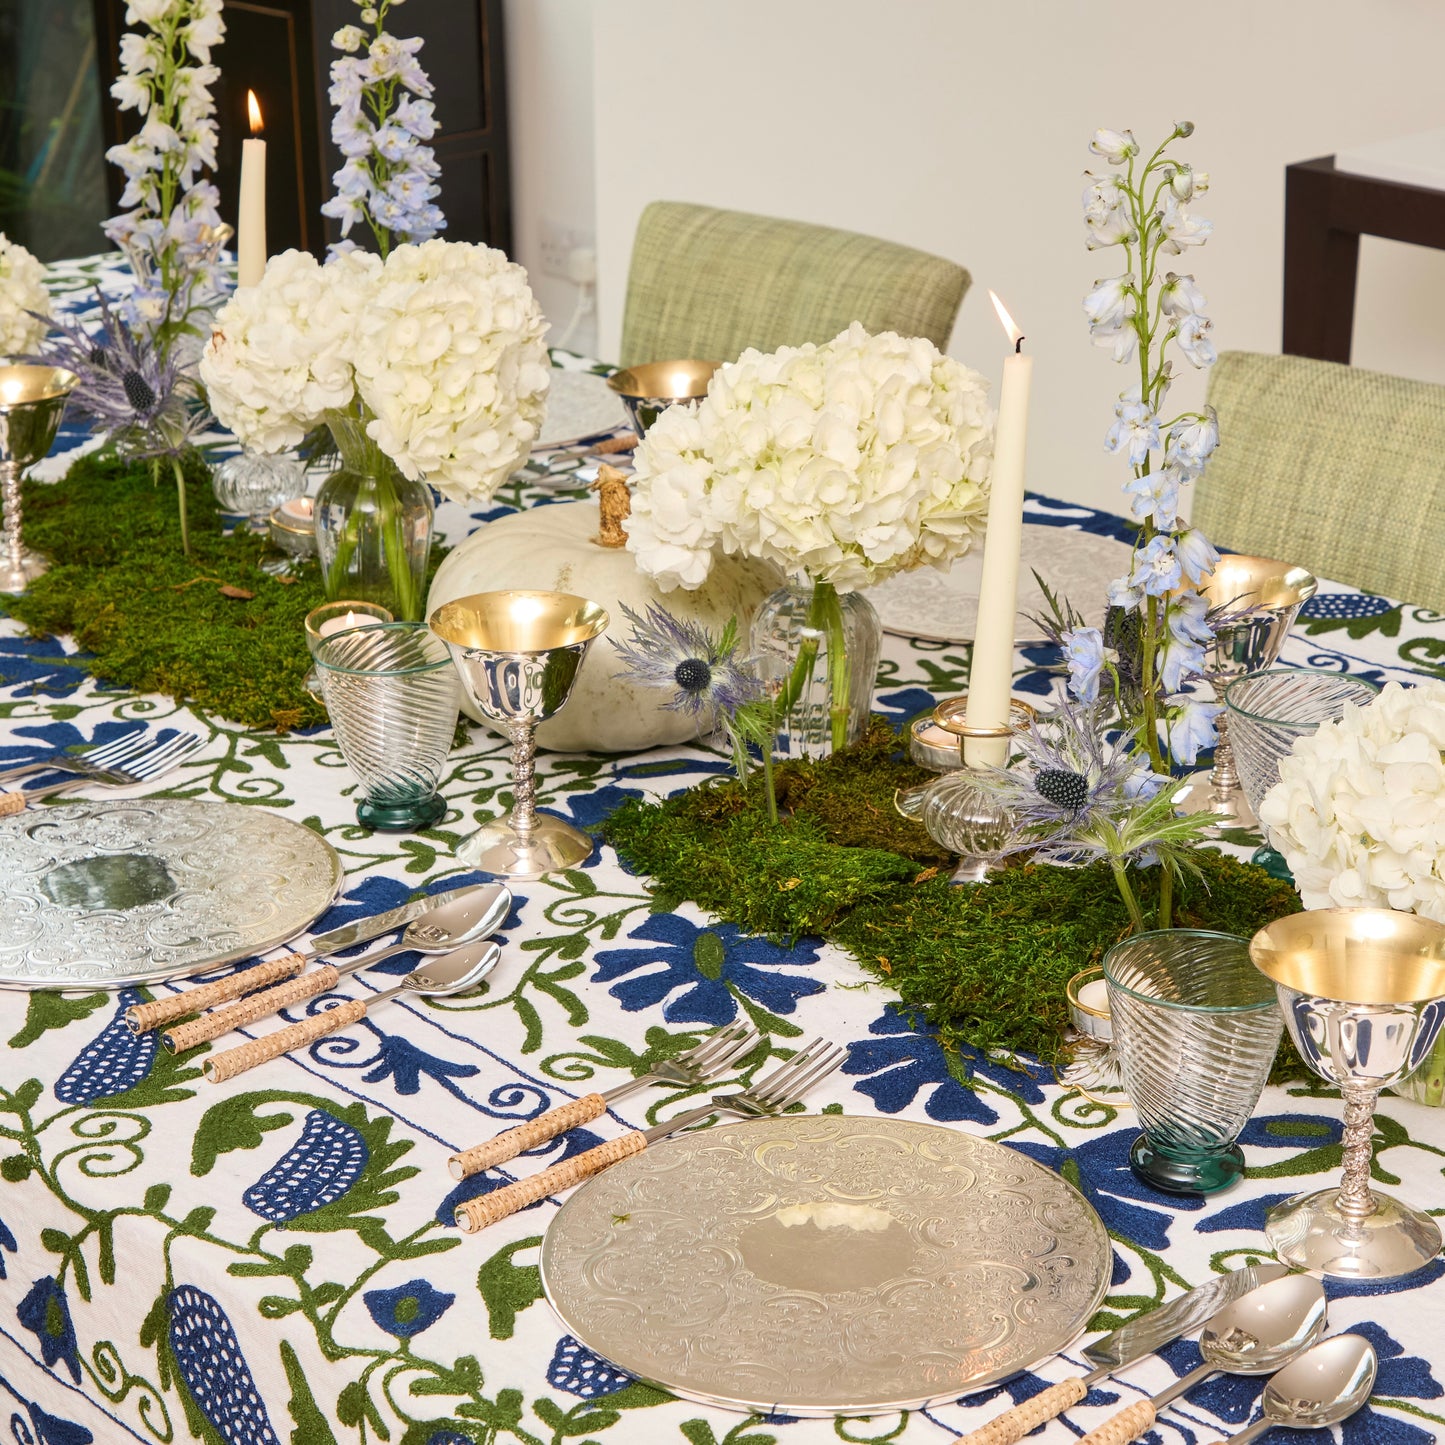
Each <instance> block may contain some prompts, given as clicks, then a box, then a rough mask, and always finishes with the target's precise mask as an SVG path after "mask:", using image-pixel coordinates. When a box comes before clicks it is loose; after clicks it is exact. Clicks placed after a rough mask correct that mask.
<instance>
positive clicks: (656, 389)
mask: <svg viewBox="0 0 1445 1445" xmlns="http://www.w3.org/2000/svg"><path fill="white" fill-rule="evenodd" d="M721 365H722V362H720V361H649V362H647V363H646V364H645V365H642V366H628V367H624V368H623V370H621V371H614V372H613V373H612V375H611V376H609V377H608V378H607V385H608V386H609V387H611V388H612V390H613V391H615V392H616V393H617V395H618V396H619V397H621V398H622V404H623V406H625V407H626V408H627V415H628V416H629V417H631V419H632V425H633V428H634V429H635V430H636V432H637V435H638V436H646V435H647V429H648V427H650V426H651V425H652V424H653V422H655V421H656V420H657V419H658V417H660V416H661V415H662V414H663V412H664V411H666V410H667V408H668V407H670V406H672V405H673V404H674V403H676V402H679V401H700V400H701V399H702V398H703V397H705V396H706V395H707V384H708V382H710V381H711V380H712V374H713V372H715V371H716V370H717V369H718V367H720V366H721Z"/></svg>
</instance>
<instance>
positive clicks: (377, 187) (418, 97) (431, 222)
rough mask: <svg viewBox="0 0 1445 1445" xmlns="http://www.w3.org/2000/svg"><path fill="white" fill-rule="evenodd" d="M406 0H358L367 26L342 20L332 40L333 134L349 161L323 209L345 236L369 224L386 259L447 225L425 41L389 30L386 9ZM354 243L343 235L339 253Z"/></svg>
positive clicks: (332, 136) (335, 180)
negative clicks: (422, 55)
mask: <svg viewBox="0 0 1445 1445" xmlns="http://www.w3.org/2000/svg"><path fill="white" fill-rule="evenodd" d="M401 3H402V0H357V6H358V8H359V10H360V14H359V16H358V19H359V20H360V21H361V25H360V26H358V25H343V26H342V27H341V29H340V30H338V31H337V32H336V34H335V35H333V36H332V37H331V43H332V45H333V46H334V47H335V48H336V49H337V50H339V51H341V58H340V59H339V60H333V61H332V62H331V89H330V91H329V92H328V94H329V97H330V100H331V104H332V105H333V106H335V107H336V114H335V116H334V117H333V119H332V122H331V138H332V140H333V141H335V143H336V145H337V147H338V148H339V149H340V151H341V154H342V155H343V156H344V157H345V161H344V163H343V164H342V167H341V169H340V170H339V171H337V172H336V174H335V175H334V176H333V177H332V178H331V179H332V183H333V184H334V185H335V187H336V194H335V195H334V196H333V197H332V198H331V199H330V200H329V201H327V202H326V204H325V205H323V206H322V208H321V212H322V214H323V215H326V216H330V217H332V218H333V219H334V220H338V221H340V222H341V234H342V237H343V238H346V237H349V236H350V234H351V230H352V228H353V227H354V226H356V225H357V224H358V223H359V222H361V221H365V222H366V223H367V224H368V225H369V226H370V227H371V231H372V234H373V235H374V236H375V238H376V244H377V249H378V250H379V251H380V252H381V254H382V255H383V256H385V255H386V254H387V253H388V252H389V251H390V250H391V248H392V247H393V246H394V245H396V244H398V243H399V242H403V241H429V240H430V239H431V238H432V237H433V236H435V235H436V234H437V232H438V231H441V230H443V229H445V227H446V218H445V217H444V216H443V215H442V213H441V210H440V208H439V207H438V206H437V205H436V197H437V195H438V194H439V190H440V188H439V187H438V185H437V177H438V176H439V175H440V174H441V167H440V166H438V165H437V162H436V157H435V156H434V155H433V153H432V148H431V147H430V146H429V145H427V144H425V142H427V141H429V140H431V138H432V137H433V136H434V135H435V134H436V129H437V125H436V119H435V116H434V114H433V108H432V102H431V100H430V99H429V98H428V97H430V95H431V93H432V84H431V81H430V80H428V79H427V74H426V71H424V70H423V69H422V68H421V64H420V62H419V61H418V60H417V58H416V57H417V51H419V50H420V49H421V46H422V42H421V40H420V39H419V38H417V37H412V38H411V39H409V40H398V39H397V38H396V37H395V36H393V35H388V34H387V33H386V28H385V27H386V17H387V12H388V11H389V10H390V9H391V8H392V6H393V5H399V4H401ZM362 26H365V27H366V29H363V28H362ZM368 32H369V33H368ZM354 244H355V243H354V242H352V241H350V240H346V239H343V240H342V241H341V242H340V243H339V244H338V245H337V246H336V247H334V248H333V250H347V249H350V247H351V246H353V245H354Z"/></svg>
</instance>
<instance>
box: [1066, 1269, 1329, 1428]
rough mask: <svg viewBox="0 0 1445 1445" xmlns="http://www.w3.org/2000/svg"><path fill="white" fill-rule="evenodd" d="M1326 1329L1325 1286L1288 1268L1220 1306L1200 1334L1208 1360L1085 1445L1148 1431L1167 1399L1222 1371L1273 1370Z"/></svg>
mask: <svg viewBox="0 0 1445 1445" xmlns="http://www.w3.org/2000/svg"><path fill="white" fill-rule="evenodd" d="M1324 1332H1325V1287H1324V1285H1323V1284H1322V1283H1321V1282H1320V1281H1319V1280H1318V1279H1315V1278H1314V1277H1313V1276H1312V1275H1307V1274H1287V1275H1284V1276H1282V1277H1281V1278H1279V1279H1275V1280H1271V1281H1270V1282H1269V1283H1268V1284H1262V1285H1260V1286H1259V1288H1258V1289H1252V1290H1250V1292H1249V1293H1248V1294H1244V1295H1240V1297H1239V1298H1238V1299H1237V1300H1234V1301H1233V1302H1231V1303H1230V1304H1227V1305H1225V1307H1224V1308H1223V1309H1222V1310H1220V1311H1219V1313H1218V1314H1217V1315H1215V1316H1214V1318H1213V1319H1212V1320H1210V1321H1209V1323H1208V1324H1207V1325H1205V1327H1204V1330H1203V1332H1202V1333H1201V1334H1200V1336H1199V1350H1200V1353H1201V1354H1202V1355H1203V1356H1204V1363H1203V1364H1202V1365H1200V1366H1199V1367H1198V1368H1197V1369H1193V1370H1191V1371H1190V1372H1189V1373H1188V1374H1187V1375H1185V1376H1184V1377H1183V1378H1182V1379H1179V1380H1176V1381H1175V1382H1174V1383H1173V1384H1172V1385H1170V1387H1169V1388H1168V1389H1167V1390H1161V1391H1160V1393H1159V1394H1157V1395H1155V1396H1154V1397H1153V1398H1152V1399H1148V1400H1136V1401H1135V1402H1134V1404H1132V1405H1130V1406H1129V1407H1128V1409H1126V1410H1120V1411H1119V1413H1118V1414H1117V1415H1112V1416H1110V1418H1109V1419H1107V1420H1106V1421H1104V1423H1103V1424H1102V1425H1100V1426H1099V1427H1098V1428H1097V1429H1095V1430H1091V1431H1090V1432H1089V1433H1088V1434H1087V1435H1086V1436H1084V1439H1083V1442H1082V1445H1124V1442H1125V1441H1128V1440H1134V1439H1136V1438H1137V1437H1138V1436H1140V1435H1142V1434H1143V1433H1144V1432H1145V1431H1146V1430H1147V1429H1148V1428H1149V1427H1150V1426H1151V1425H1152V1424H1153V1423H1154V1418H1155V1416H1156V1415H1158V1413H1159V1412H1160V1411H1161V1410H1162V1409H1164V1407H1165V1406H1166V1405H1169V1404H1171V1403H1172V1402H1173V1401H1175V1400H1177V1399H1178V1398H1179V1397H1180V1396H1181V1395H1183V1394H1185V1393H1187V1392H1188V1391H1190V1390H1192V1389H1193V1388H1194V1387H1195V1386H1196V1385H1198V1384H1200V1383H1201V1382H1202V1381H1204V1380H1207V1379H1208V1378H1209V1377H1210V1376H1211V1375H1214V1374H1218V1373H1220V1372H1221V1371H1223V1372H1227V1373H1228V1374H1231V1375H1267V1374H1269V1373H1270V1371H1272V1370H1277V1369H1279V1367H1280V1366H1281V1365H1283V1364H1284V1363H1286V1361H1288V1360H1292V1359H1293V1358H1294V1357H1295V1356H1296V1355H1298V1354H1299V1353H1300V1351H1301V1350H1305V1349H1308V1348H1309V1346H1310V1345H1312V1344H1314V1342H1315V1341H1316V1340H1317V1339H1319V1337H1320V1336H1321V1335H1322V1334H1324Z"/></svg>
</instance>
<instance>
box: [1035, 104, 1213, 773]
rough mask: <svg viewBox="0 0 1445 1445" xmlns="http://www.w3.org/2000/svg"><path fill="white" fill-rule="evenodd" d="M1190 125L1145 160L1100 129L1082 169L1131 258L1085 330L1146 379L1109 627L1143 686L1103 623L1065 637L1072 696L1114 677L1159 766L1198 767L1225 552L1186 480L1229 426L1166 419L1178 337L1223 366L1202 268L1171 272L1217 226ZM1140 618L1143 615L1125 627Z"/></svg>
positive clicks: (1208, 723) (1121, 409)
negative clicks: (1197, 516) (1126, 559)
mask: <svg viewBox="0 0 1445 1445" xmlns="http://www.w3.org/2000/svg"><path fill="white" fill-rule="evenodd" d="M1193 130H1194V126H1193V123H1192V122H1190V121H1180V122H1179V123H1178V124H1177V125H1176V126H1175V127H1174V129H1173V130H1172V131H1171V132H1170V133H1169V135H1168V136H1167V137H1166V138H1165V140H1164V141H1163V143H1162V144H1161V145H1160V146H1159V147H1158V148H1157V149H1156V150H1155V151H1154V152H1153V153H1152V154H1151V155H1150V156H1149V157H1148V158H1147V159H1142V152H1141V150H1140V147H1139V143H1138V142H1137V141H1136V140H1135V139H1134V135H1133V132H1131V131H1111V130H1099V131H1095V132H1094V138H1093V140H1092V141H1091V142H1090V145H1089V149H1090V150H1091V151H1092V152H1093V153H1094V154H1095V155H1096V156H1098V157H1100V158H1101V159H1102V160H1103V161H1104V162H1105V163H1106V164H1107V165H1109V166H1110V167H1111V168H1112V169H1111V170H1110V171H1108V172H1107V173H1105V174H1101V175H1099V174H1093V173H1090V172H1085V178H1086V180H1087V182H1088V184H1087V186H1086V188H1085V190H1084V225H1085V231H1086V240H1087V245H1088V247H1089V249H1090V250H1091V251H1092V250H1100V249H1108V248H1115V247H1117V248H1121V249H1122V251H1123V254H1124V271H1123V273H1122V274H1121V275H1117V276H1108V277H1105V278H1103V279H1102V280H1098V281H1096V282H1095V283H1094V288H1093V290H1092V291H1090V292H1089V294H1088V295H1087V296H1086V297H1085V298H1084V313H1085V315H1086V316H1087V318H1088V322H1089V335H1090V337H1091V338H1092V340H1093V342H1094V344H1095V345H1096V346H1098V347H1100V348H1102V349H1104V350H1106V351H1108V352H1109V354H1110V355H1111V356H1112V357H1113V359H1114V361H1116V362H1117V363H1118V364H1119V365H1121V366H1131V367H1134V368H1136V369H1137V371H1138V375H1139V379H1138V381H1137V383H1136V384H1135V385H1133V386H1131V387H1129V388H1127V389H1125V390H1124V391H1122V392H1120V394H1119V400H1118V402H1117V403H1116V405H1115V407H1114V422H1113V425H1112V426H1111V427H1110V428H1109V431H1108V434H1107V436H1106V438H1105V442H1104V445H1105V449H1106V450H1108V451H1110V452H1112V453H1114V454H1115V455H1118V456H1122V457H1123V458H1124V460H1125V461H1126V463H1127V464H1128V467H1129V471H1130V477H1129V480H1128V481H1127V482H1126V483H1125V484H1124V491H1125V493H1126V494H1127V495H1128V496H1129V499H1130V512H1131V513H1132V515H1133V517H1134V519H1135V520H1136V521H1137V522H1138V523H1139V533H1138V537H1137V539H1136V541H1135V544H1134V556H1133V561H1132V563H1131V566H1130V569H1129V571H1128V572H1127V573H1126V574H1125V575H1124V576H1123V577H1120V578H1119V579H1118V580H1117V581H1115V582H1114V583H1113V585H1112V586H1111V587H1110V589H1109V603H1110V609H1111V617H1112V621H1113V631H1114V632H1115V634H1118V633H1120V632H1122V631H1125V630H1127V631H1128V632H1129V633H1130V635H1131V637H1133V635H1135V634H1137V647H1136V648H1135V649H1134V653H1135V656H1134V657H1133V658H1132V659H1131V663H1132V664H1134V665H1135V666H1136V670H1137V687H1128V688H1126V687H1124V686H1122V685H1121V678H1120V673H1119V668H1118V665H1117V664H1118V660H1119V654H1118V649H1117V647H1116V646H1114V645H1111V641H1110V638H1109V637H1108V636H1107V635H1106V632H1104V631H1100V630H1099V629H1098V628H1092V627H1082V626H1075V627H1072V628H1070V629H1069V630H1067V631H1066V632H1065V633H1064V635H1063V641H1064V644H1065V653H1066V658H1067V661H1068V666H1069V687H1070V690H1071V691H1072V693H1073V694H1074V696H1075V697H1076V698H1077V699H1078V700H1079V701H1080V702H1082V703H1087V704H1093V703H1094V702H1095V701H1097V700H1098V697H1099V689H1100V682H1101V679H1107V680H1108V681H1109V682H1110V683H1111V684H1112V686H1111V687H1109V688H1108V689H1107V692H1106V695H1107V693H1112V702H1113V705H1114V708H1115V711H1116V715H1117V717H1118V720H1119V721H1120V723H1121V724H1122V725H1123V726H1124V727H1125V728H1127V730H1128V731H1129V732H1131V733H1133V735H1134V737H1135V738H1136V739H1137V742H1138V745H1139V747H1140V748H1141V749H1143V750H1144V752H1146V753H1147V754H1148V757H1149V762H1150V765H1151V767H1152V768H1153V770H1154V771H1155V772H1157V773H1162V772H1164V771H1165V770H1166V769H1165V754H1166V752H1167V753H1168V754H1169V755H1170V756H1171V757H1172V758H1173V760H1174V761H1175V762H1177V763H1181V764H1184V765H1186V766H1192V765H1193V763H1194V761H1195V759H1196V757H1197V756H1198V753H1199V751H1200V749H1201V748H1205V747H1208V746H1210V745H1211V744H1212V743H1213V741H1214V728H1215V724H1214V719H1215V718H1216V717H1217V716H1218V714H1219V712H1220V708H1219V706H1218V705H1217V704H1215V703H1213V702H1206V701H1204V700H1203V699H1201V698H1197V697H1195V696H1194V695H1193V694H1192V692H1191V686H1192V684H1193V683H1194V682H1196V681H1198V680H1200V679H1202V678H1203V676H1204V667H1205V648H1206V647H1207V646H1208V644H1209V642H1210V641H1211V639H1212V637H1213V633H1212V631H1211V629H1210V626H1209V624H1208V621H1207V620H1206V617H1205V613H1206V610H1207V609H1206V605H1205V602H1204V598H1203V597H1202V596H1201V594H1200V592H1199V590H1198V588H1199V584H1200V582H1201V581H1202V579H1203V578H1204V577H1206V576H1207V575H1208V574H1209V573H1210V572H1211V571H1212V570H1213V567H1214V564H1215V562H1216V561H1217V560H1218V555H1219V554H1218V553H1217V552H1216V551H1215V550H1214V548H1213V547H1212V546H1211V545H1210V543H1209V542H1208V540H1207V539H1206V538H1205V537H1204V535H1203V534H1202V533H1201V532H1200V531H1199V529H1198V528H1197V527H1190V526H1189V524H1188V522H1187V521H1185V520H1184V519H1183V517H1182V516H1181V509H1182V495H1181V494H1182V491H1183V488H1185V487H1186V486H1187V485H1188V484H1189V483H1190V482H1192V481H1194V480H1195V479H1196V478H1198V476H1199V475H1200V473H1201V472H1202V471H1203V470H1204V466H1205V463H1206V462H1207V461H1208V460H1209V457H1210V455H1211V453H1212V452H1213V451H1214V449H1215V447H1216V446H1218V444H1219V424H1218V420H1217V418H1216V417H1215V414H1214V409H1213V408H1212V407H1205V408H1204V409H1203V410H1202V411H1198V412H1193V411H1190V412H1181V413H1180V414H1179V415H1178V416H1175V417H1173V418H1171V419H1169V420H1164V419H1163V417H1162V413H1163V407H1164V400H1165V397H1166V395H1167V393H1168V391H1169V385H1170V381H1171V379H1172V376H1173V365H1174V363H1173V360H1172V359H1171V357H1170V356H1169V354H1168V353H1169V351H1170V348H1171V346H1173V347H1174V348H1177V349H1178V350H1179V351H1180V352H1182V353H1183V355H1184V356H1185V358H1186V359H1187V360H1188V361H1189V362H1190V364H1191V365H1193V366H1196V367H1206V366H1212V365H1213V364H1214V345H1213V342H1212V341H1211V340H1210V332H1211V330H1212V323H1211V321H1210V320H1209V318H1208V317H1207V316H1206V315H1204V311H1203V308H1204V305H1205V298H1204V296H1203V294H1202V293H1201V292H1200V290H1199V287H1198V286H1197V285H1196V284H1195V281H1194V277H1193V275H1191V274H1180V273H1176V272H1175V271H1172V270H1169V269H1167V267H1168V264H1169V262H1170V259H1171V258H1172V257H1175V256H1182V255H1183V254H1184V253H1185V252H1186V251H1187V250H1189V249H1190V248H1192V247H1195V246H1202V245H1203V244H1204V243H1205V241H1207V240H1208V239H1209V234H1210V232H1211V231H1212V230H1213V226H1212V224H1211V223H1210V222H1209V221H1206V220H1204V219H1202V218H1201V217H1199V216H1196V215H1194V214H1193V212H1192V211H1190V209H1189V205H1190V203H1191V202H1192V201H1193V199H1194V198H1195V197H1196V196H1198V195H1200V194H1202V193H1203V192H1204V191H1205V190H1207V189H1208V184H1209V178H1208V176H1207V175H1206V174H1205V173H1204V172H1202V171H1195V170H1194V169H1192V167H1190V166H1189V165H1188V164H1186V163H1185V162H1183V161H1181V160H1179V159H1178V158H1177V157H1175V156H1173V155H1171V154H1169V151H1170V148H1171V147H1172V146H1173V145H1174V143H1175V142H1176V141H1179V140H1183V139H1184V138H1186V137H1187V136H1189V135H1190V134H1192V132H1193ZM1181 264H1182V263H1181ZM1131 617H1136V618H1137V623H1135V624H1132V625H1130V626H1129V627H1127V628H1125V627H1123V626H1121V624H1122V623H1123V620H1124V619H1126V618H1131Z"/></svg>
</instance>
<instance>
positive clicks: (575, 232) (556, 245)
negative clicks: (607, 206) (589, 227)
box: [538, 221, 597, 282]
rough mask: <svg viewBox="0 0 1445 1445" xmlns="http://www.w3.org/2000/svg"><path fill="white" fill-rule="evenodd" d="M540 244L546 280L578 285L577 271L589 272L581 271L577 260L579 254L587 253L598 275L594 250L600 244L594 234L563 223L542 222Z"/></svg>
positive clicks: (541, 260) (541, 262) (541, 263)
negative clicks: (552, 279)
mask: <svg viewBox="0 0 1445 1445" xmlns="http://www.w3.org/2000/svg"><path fill="white" fill-rule="evenodd" d="M538 242H539V244H538V251H539V253H540V269H541V271H542V274H543V275H544V276H556V277H557V278H558V279H559V280H562V281H574V282H577V281H579V280H580V278H579V276H578V274H577V272H578V270H579V269H583V270H585V269H586V268H585V267H580V268H579V266H578V264H577V261H576V259H575V258H576V257H577V254H578V253H579V252H586V253H587V254H589V255H591V256H592V257H593V258H594V259H593V262H592V266H593V269H594V274H595V267H596V259H595V257H596V251H595V249H594V248H595V247H596V244H597V242H596V238H595V237H594V236H593V234H592V232H591V231H584V230H582V229H581V228H580V227H578V226H566V225H563V224H562V223H561V222H560V221H543V222H542V225H541V234H540V236H539V237H538Z"/></svg>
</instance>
